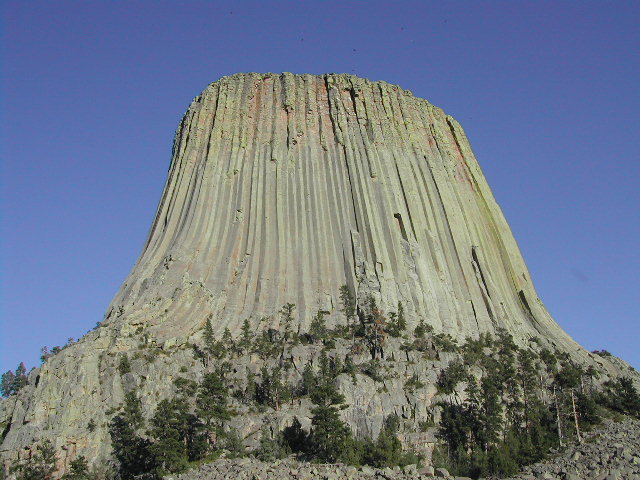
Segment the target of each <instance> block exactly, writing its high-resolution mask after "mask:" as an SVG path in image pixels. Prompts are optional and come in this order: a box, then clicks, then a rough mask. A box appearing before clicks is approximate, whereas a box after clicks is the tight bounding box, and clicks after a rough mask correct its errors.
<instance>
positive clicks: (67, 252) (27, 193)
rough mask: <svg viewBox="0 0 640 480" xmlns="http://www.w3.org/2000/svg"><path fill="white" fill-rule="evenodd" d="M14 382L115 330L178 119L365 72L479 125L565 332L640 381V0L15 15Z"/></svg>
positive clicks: (11, 68)
mask: <svg viewBox="0 0 640 480" xmlns="http://www.w3.org/2000/svg"><path fill="white" fill-rule="evenodd" d="M1 8H2V12H1V13H2V39H1V40H2V41H1V45H2V47H1V48H2V72H1V73H2V74H1V76H0V77H1V79H2V96H1V102H2V104H1V105H0V112H1V115H2V130H1V138H0V149H1V150H0V158H1V161H2V166H1V168H2V175H1V181H2V185H1V187H2V191H1V199H0V200H1V202H2V203H1V205H2V217H1V231H0V242H2V244H1V248H2V259H1V260H2V265H1V266H0V272H1V276H2V278H1V282H2V284H1V286H2V290H1V295H2V297H1V299H0V308H1V310H0V322H1V323H0V338H1V342H0V349H1V353H0V371H2V372H4V371H6V370H7V369H9V368H12V369H13V368H15V366H16V365H17V364H18V362H19V361H21V360H24V361H25V362H26V364H27V366H28V367H31V366H34V365H36V364H38V363H39V360H38V357H39V350H40V347H41V346H43V345H48V346H50V347H51V346H53V345H60V344H64V343H65V342H66V339H67V338H68V337H79V336H81V335H82V334H84V333H85V332H86V331H87V330H89V329H91V328H92V327H93V326H94V325H95V324H96V322H98V321H100V320H101V319H102V317H103V314H104V312H105V310H106V307H107V305H108V303H109V302H110V300H111V298H112V297H113V295H114V294H115V293H116V291H117V290H118V288H119V287H120V284H121V283H122V282H123V281H124V279H125V276H126V275H127V274H128V272H129V270H130V269H131V268H132V267H133V264H134V262H135V261H136V259H137V256H138V255H139V253H140V251H141V249H142V247H143V244H144V241H145V238H146V235H147V232H148V229H149V227H150V226H151V222H152V219H153V215H154V211H155V208H156V206H157V202H158V201H159V199H160V194H161V191H162V187H163V184H164V181H165V177H166V174H167V168H168V166H169V161H170V155H171V143H172V139H173V134H174V132H175V129H176V126H177V124H178V121H179V119H180V117H181V115H182V114H183V112H184V111H185V109H186V108H187V106H188V104H189V102H190V101H191V99H192V98H193V97H194V96H196V95H197V94H198V93H199V92H200V91H201V90H202V89H203V88H204V87H205V86H206V85H207V84H208V83H210V82H212V81H214V80H216V79H217V78H219V77H220V76H223V75H228V74H232V73H236V72H245V71H256V72H267V71H270V72H281V71H290V72H295V73H305V72H308V73H324V72H346V73H355V74H358V75H361V76H364V77H368V78H370V79H372V80H386V81H388V82H391V83H397V84H399V85H401V86H402V87H404V88H407V89H410V90H412V91H413V92H414V93H415V94H416V95H418V96H421V97H424V98H427V99H428V100H429V101H430V102H432V103H434V104H436V105H438V106H440V107H442V108H444V109H445V111H446V112H447V113H449V114H451V115H453V116H454V117H456V118H457V119H458V120H459V121H460V122H461V123H462V125H463V126H464V127H465V129H466V132H467V134H468V136H469V138H470V140H471V144H472V146H473V147H474V150H475V153H476V156H477V157H478V159H479V161H480V164H481V166H482V167H483V169H484V172H485V174H486V176H487V178H488V180H489V184H490V185H491V187H492V188H493V191H494V193H495V195H496V197H497V199H498V202H499V203H500V205H501V206H502V208H503V210H504V212H505V215H506V217H507V220H508V221H509V223H510V225H511V227H512V229H513V231H514V233H515V236H516V239H517V240H518V242H519V245H520V247H521V249H522V252H523V254H524V257H525V260H526V261H527V264H528V266H529V268H530V270H531V273H532V275H533V279H534V282H535V284H536V287H537V289H538V293H539V294H540V297H541V298H542V300H543V301H544V302H545V304H546V305H547V307H548V309H549V310H550V312H551V313H552V315H554V317H555V319H556V320H557V321H558V323H559V324H560V325H561V326H562V327H563V328H564V329H565V330H566V331H567V332H569V334H570V335H572V336H573V337H574V338H575V339H576V340H577V341H578V342H580V343H581V344H583V345H584V346H585V347H586V348H588V349H602V348H604V349H607V350H610V351H611V352H612V353H614V354H617V355H619V356H621V357H623V358H625V359H626V360H628V361H630V362H631V363H632V364H633V365H634V366H635V367H636V368H640V352H639V351H638V350H639V349H638V344H639V339H640V322H639V321H638V320H639V319H638V312H639V311H640V305H639V303H638V299H639V297H640V296H639V295H638V290H639V282H638V280H639V273H638V272H639V271H640V262H639V254H638V250H639V245H638V244H639V241H640V231H639V230H640V228H639V227H640V221H639V210H640V209H639V206H640V202H639V200H640V198H639V197H640V195H639V193H638V190H639V189H638V183H639V180H640V175H639V174H640V155H639V154H640V146H639V145H640V142H639V141H638V135H639V134H640V128H639V127H640V125H639V123H640V122H639V120H640V114H639V112H640V95H639V93H638V85H640V75H639V73H640V33H639V32H640V31H639V24H640V23H639V21H638V20H639V19H640V2H637V1H636V2H621V1H616V2H583V1H581V2H540V1H535V2H523V1H506V2H497V1H495V2H477V1H473V2H472V1H468V2H442V1H438V2H391V1H384V2H376V1H367V2H365V1H362V2H348V1H339V2H310V1H305V2H302V1H300V2H268V1H256V2H233V3H225V2H196V1H185V2H178V1H174V2H168V1H152V2H151V1H148V2H143V1H129V2H106V1H105V2H94V1H82V2H81V1H77V2H69V1H60V0H59V1H55V2H25V1H22V0H21V1H4V2H2V7H1Z"/></svg>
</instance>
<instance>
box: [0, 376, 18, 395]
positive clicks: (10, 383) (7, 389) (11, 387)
mask: <svg viewBox="0 0 640 480" xmlns="http://www.w3.org/2000/svg"><path fill="white" fill-rule="evenodd" d="M15 379H16V376H15V374H14V373H13V371H11V370H7V371H6V372H5V373H3V374H2V383H1V384H0V389H1V390H2V396H3V397H8V396H10V395H13V394H14V393H16V392H15Z"/></svg>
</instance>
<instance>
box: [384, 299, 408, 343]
mask: <svg viewBox="0 0 640 480" xmlns="http://www.w3.org/2000/svg"><path fill="white" fill-rule="evenodd" d="M389 317H390V320H389V325H388V327H387V331H388V332H389V335H391V336H392V337H396V338H397V337H399V336H400V335H402V332H404V330H405V329H406V328H407V320H406V319H405V318H404V307H403V306H402V303H400V302H398V312H391V313H390V314H389Z"/></svg>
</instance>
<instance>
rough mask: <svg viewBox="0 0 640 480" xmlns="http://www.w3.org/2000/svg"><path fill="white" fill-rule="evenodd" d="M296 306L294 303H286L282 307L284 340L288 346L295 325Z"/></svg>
mask: <svg viewBox="0 0 640 480" xmlns="http://www.w3.org/2000/svg"><path fill="white" fill-rule="evenodd" d="M295 308H296V306H295V304H293V303H285V304H284V305H283V306H282V310H281V311H280V313H281V314H282V323H283V327H284V328H283V329H282V330H283V332H282V333H283V340H284V343H285V344H286V343H287V342H288V341H289V340H291V338H292V331H291V329H292V325H293V311H294V310H295Z"/></svg>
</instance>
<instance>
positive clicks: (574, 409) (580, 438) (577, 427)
mask: <svg viewBox="0 0 640 480" xmlns="http://www.w3.org/2000/svg"><path fill="white" fill-rule="evenodd" d="M571 405H572V406H573V420H574V421H575V422H576V436H577V437H578V443H582V437H580V427H579V426H578V413H577V412H576V400H575V397H574V396H573V390H571Z"/></svg>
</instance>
